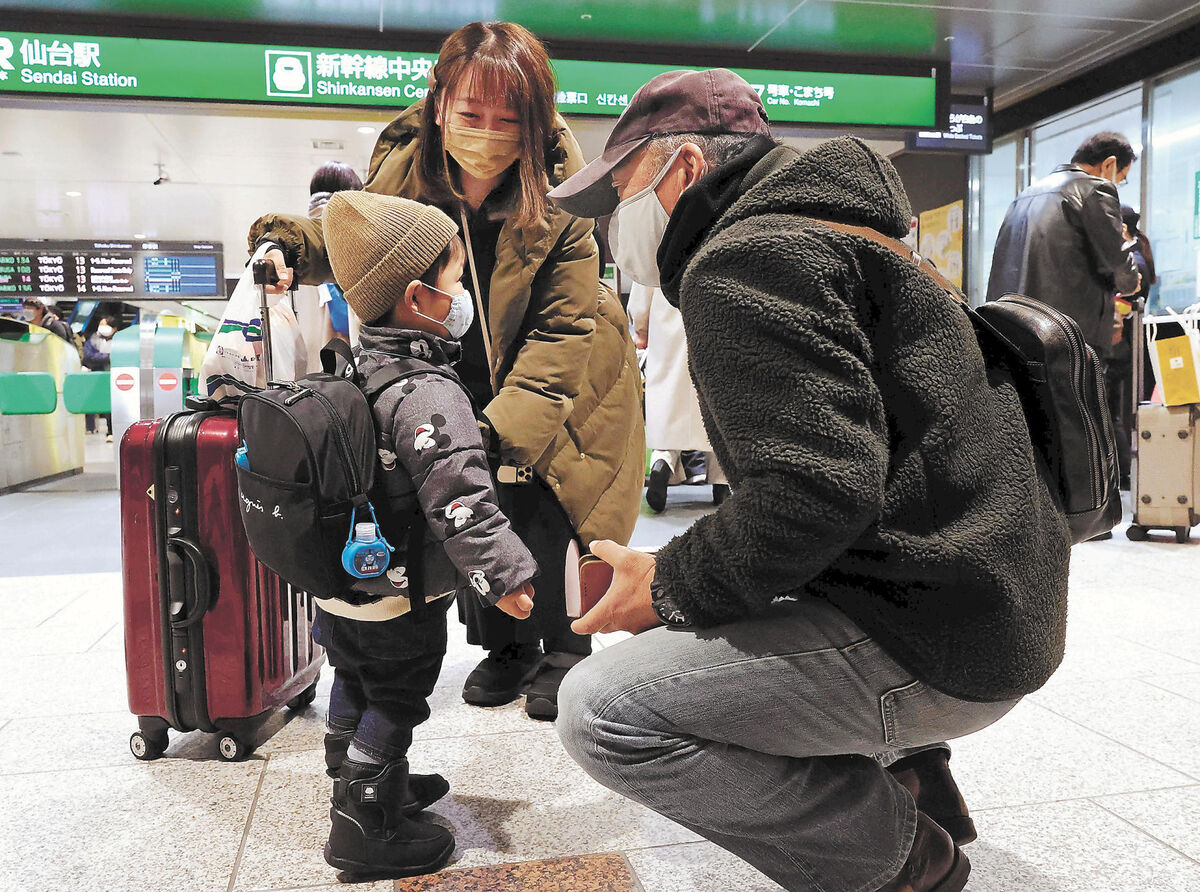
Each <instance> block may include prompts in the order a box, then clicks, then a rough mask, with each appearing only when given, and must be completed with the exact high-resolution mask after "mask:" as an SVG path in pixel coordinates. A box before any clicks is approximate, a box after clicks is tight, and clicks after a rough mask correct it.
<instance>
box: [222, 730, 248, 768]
mask: <svg viewBox="0 0 1200 892" xmlns="http://www.w3.org/2000/svg"><path fill="white" fill-rule="evenodd" d="M217 754H218V755H220V757H221V758H222V759H223V760H224V761H226V762H240V761H241V760H242V759H244V758H246V757H247V756H248V755H250V747H249V746H247V745H246V743H245V741H243V740H242V739H241V738H240V737H234V736H233V735H232V734H225V735H223V736H222V737H221V739H220V740H218V741H217Z"/></svg>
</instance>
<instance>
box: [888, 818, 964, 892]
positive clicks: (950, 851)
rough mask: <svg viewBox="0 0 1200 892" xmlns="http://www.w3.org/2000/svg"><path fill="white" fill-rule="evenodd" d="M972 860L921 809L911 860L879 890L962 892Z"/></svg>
mask: <svg viewBox="0 0 1200 892" xmlns="http://www.w3.org/2000/svg"><path fill="white" fill-rule="evenodd" d="M970 875H971V862H970V861H968V860H967V856H966V855H964V854H963V852H962V850H961V849H959V847H958V846H956V845H955V844H954V840H952V839H951V838H950V836H949V834H947V833H946V831H945V830H943V829H942V828H941V827H939V826H938V825H937V824H935V823H934V822H933V819H932V818H930V817H929V815H926V814H923V813H922V812H917V833H916V836H915V837H914V838H913V847H912V851H910V852H909V853H908V860H906V861H905V862H904V866H903V867H902V868H900V873H899V874H897V875H896V877H895V879H893V880H892V881H891V882H890V883H888V884H887V885H886V886H881V887H880V888H879V892H962V890H963V888H964V887H965V886H966V885H967V877H968V876H970Z"/></svg>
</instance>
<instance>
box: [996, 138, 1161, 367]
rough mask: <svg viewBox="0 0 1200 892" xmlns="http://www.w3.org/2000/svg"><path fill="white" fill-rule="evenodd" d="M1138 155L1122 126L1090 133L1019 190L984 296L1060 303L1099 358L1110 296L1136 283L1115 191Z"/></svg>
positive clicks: (1107, 331) (1104, 347) (1107, 338)
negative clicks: (1063, 161) (1068, 160)
mask: <svg viewBox="0 0 1200 892" xmlns="http://www.w3.org/2000/svg"><path fill="white" fill-rule="evenodd" d="M1136 160H1137V155H1136V154H1134V151H1133V147H1132V146H1131V145H1130V144H1129V140H1128V139H1126V138H1125V137H1124V136H1122V135H1121V134H1119V133H1112V132H1107V131H1106V132H1103V133H1097V134H1095V135H1094V136H1091V137H1088V138H1087V139H1086V140H1084V141H1083V143H1082V145H1080V146H1079V148H1078V149H1076V150H1075V154H1074V155H1072V156H1071V163H1070V164H1060V165H1059V166H1058V167H1056V168H1054V170H1053V171H1052V172H1051V173H1050V175H1049V176H1047V177H1044V178H1043V179H1040V180H1038V181H1037V182H1036V183H1034V184H1033V185H1031V186H1030V187H1029V188H1028V189H1026V190H1025V191H1024V192H1022V193H1021V194H1020V195H1018V196H1017V197H1016V199H1015V200H1014V201H1013V203H1012V205H1011V206H1010V207H1009V209H1008V213H1007V214H1006V215H1005V217H1004V223H1003V224H1002V225H1001V227H1000V234H999V235H998V236H997V237H996V247H995V250H994V251H993V253H992V270H991V275H990V277H989V278H988V290H987V299H988V300H996V299H997V298H999V297H1001V296H1003V295H1005V294H1008V293H1015V294H1024V295H1026V296H1028V297H1032V298H1034V299H1036V300H1040V301H1041V302H1042V303H1045V304H1049V305H1050V306H1052V307H1055V308H1057V309H1059V310H1061V311H1062V312H1063V313H1064V314H1066V315H1067V316H1070V317H1071V318H1072V319H1074V320H1075V322H1076V323H1078V325H1079V328H1080V330H1081V331H1082V332H1083V337H1084V339H1085V340H1086V341H1087V342H1088V344H1089V345H1090V346H1091V348H1092V349H1093V350H1095V351H1096V355H1097V356H1098V357H1100V359H1101V361H1103V360H1104V359H1105V358H1106V357H1107V356H1108V354H1109V352H1110V350H1111V348H1112V318H1113V299H1114V297H1115V296H1116V295H1125V294H1133V293H1135V292H1136V291H1137V290H1138V287H1139V282H1138V272H1137V267H1136V265H1135V264H1134V261H1133V258H1132V257H1131V256H1130V253H1129V249H1128V247H1127V246H1126V243H1125V236H1124V233H1123V230H1122V225H1121V202H1120V199H1119V198H1117V187H1118V186H1120V185H1122V184H1123V183H1124V182H1125V178H1126V177H1127V176H1128V175H1129V169H1130V167H1131V166H1132V165H1133V162H1134V161H1136Z"/></svg>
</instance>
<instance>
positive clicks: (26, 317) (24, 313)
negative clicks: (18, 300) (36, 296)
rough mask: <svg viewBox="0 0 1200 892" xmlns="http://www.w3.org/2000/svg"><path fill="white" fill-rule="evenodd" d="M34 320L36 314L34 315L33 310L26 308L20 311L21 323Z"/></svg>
mask: <svg viewBox="0 0 1200 892" xmlns="http://www.w3.org/2000/svg"><path fill="white" fill-rule="evenodd" d="M36 318H37V313H35V312H34V311H33V310H31V309H29V307H26V308H25V309H23V310H21V321H22V322H33V320H34V319H36Z"/></svg>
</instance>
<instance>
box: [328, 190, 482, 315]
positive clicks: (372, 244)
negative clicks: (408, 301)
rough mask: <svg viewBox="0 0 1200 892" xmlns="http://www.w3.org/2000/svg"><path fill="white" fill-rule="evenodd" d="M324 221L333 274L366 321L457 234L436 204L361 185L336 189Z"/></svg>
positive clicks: (385, 308)
mask: <svg viewBox="0 0 1200 892" xmlns="http://www.w3.org/2000/svg"><path fill="white" fill-rule="evenodd" d="M321 226H322V228H323V229H324V232H325V248H326V250H327V251H328V252H329V263H330V265H331V266H332V267H333V275H334V278H336V279H337V282H338V284H339V285H340V286H341V287H342V291H343V293H344V295H345V297H346V302H347V303H348V304H350V306H351V307H353V308H354V312H355V313H357V314H358V318H360V319H361V320H362V321H363V322H374V321H375V320H376V319H378V318H379V317H380V316H383V315H384V314H385V313H387V312H388V311H390V310H391V308H392V306H393V305H394V304H395V303H396V301H397V300H398V299H399V298H400V296H401V295H402V294H403V293H404V289H405V288H407V287H408V283H409V282H411V281H413V280H414V279H419V278H420V277H421V276H422V275H423V274H424V273H425V271H426V270H428V269H429V267H431V266H433V262H434V261H435V260H437V258H438V255H439V254H441V253H442V251H443V250H445V248H446V245H448V244H450V240H451V239H452V238H454V236H456V235H457V234H458V227H457V226H455V225H454V222H453V221H452V220H451V219H450V218H449V217H447V216H446V215H445V214H443V213H442V212H441V211H439V210H438V209H437V208H435V207H431V206H429V205H427V204H421V203H420V202H416V201H409V200H408V199H407V198H393V197H392V196H390V195H377V194H375V193H374V192H358V191H346V192H336V193H334V195H333V196H332V197H331V198H330V199H329V204H327V205H326V206H325V214H324V216H323V217H322V221H321Z"/></svg>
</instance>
